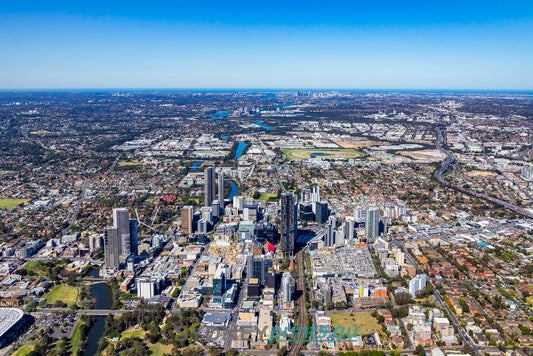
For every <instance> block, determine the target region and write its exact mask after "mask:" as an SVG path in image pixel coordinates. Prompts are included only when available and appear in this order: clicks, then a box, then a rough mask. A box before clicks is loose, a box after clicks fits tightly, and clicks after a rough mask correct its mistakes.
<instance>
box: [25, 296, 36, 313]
mask: <svg viewBox="0 0 533 356" xmlns="http://www.w3.org/2000/svg"><path fill="white" fill-rule="evenodd" d="M36 307H37V302H36V301H35V300H33V299H32V300H30V301H29V302H28V304H26V313H31V312H33V311H35V308H36Z"/></svg>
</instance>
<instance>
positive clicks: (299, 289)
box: [289, 250, 307, 356]
mask: <svg viewBox="0 0 533 356" xmlns="http://www.w3.org/2000/svg"><path fill="white" fill-rule="evenodd" d="M302 251H303V250H300V251H298V253H297V254H296V258H295V260H294V262H295V268H296V275H297V276H296V295H298V300H297V301H296V303H297V304H298V320H297V321H296V327H297V328H296V329H297V330H299V328H300V327H305V326H306V324H307V314H306V311H305V293H304V289H305V284H304V276H303V252H302ZM301 347H302V342H294V343H292V344H291V348H290V351H289V355H292V356H295V355H297V354H298V352H299V351H300V349H301Z"/></svg>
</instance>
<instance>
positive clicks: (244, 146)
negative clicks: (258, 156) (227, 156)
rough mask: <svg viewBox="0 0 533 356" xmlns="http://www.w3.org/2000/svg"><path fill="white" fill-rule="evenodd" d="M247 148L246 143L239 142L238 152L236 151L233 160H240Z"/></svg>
mask: <svg viewBox="0 0 533 356" xmlns="http://www.w3.org/2000/svg"><path fill="white" fill-rule="evenodd" d="M246 146H248V144H247V143H246V142H239V146H237V151H235V157H233V159H239V158H240V157H241V155H242V152H243V151H244V149H245V148H246Z"/></svg>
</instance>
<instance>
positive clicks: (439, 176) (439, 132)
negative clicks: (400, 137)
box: [434, 117, 533, 219]
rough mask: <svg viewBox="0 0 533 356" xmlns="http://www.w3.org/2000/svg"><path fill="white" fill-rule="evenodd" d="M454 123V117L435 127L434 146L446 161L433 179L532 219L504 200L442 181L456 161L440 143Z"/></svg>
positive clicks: (532, 217) (530, 214)
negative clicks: (435, 137) (446, 130)
mask: <svg viewBox="0 0 533 356" xmlns="http://www.w3.org/2000/svg"><path fill="white" fill-rule="evenodd" d="M454 122H455V117H454V118H453V120H452V121H450V122H449V123H447V124H444V125H441V126H439V127H437V129H436V130H435V131H436V133H437V139H436V141H435V145H436V146H437V148H438V149H439V151H441V152H442V153H444V154H445V155H446V159H445V160H444V161H443V162H442V164H441V166H440V167H439V168H437V170H435V172H434V176H435V179H437V180H438V181H439V182H441V183H442V184H444V185H447V186H449V187H450V188H453V189H455V190H458V191H461V192H463V193H466V194H469V195H473V196H476V197H478V198H481V199H484V200H487V201H490V202H492V203H495V204H498V205H502V206H503V207H505V208H506V209H509V210H511V211H513V212H515V213H518V214H521V215H523V216H526V217H528V218H531V219H533V213H532V212H530V211H528V210H526V209H523V208H521V207H519V206H517V205H514V204H511V203H509V202H507V201H505V200H501V199H498V198H494V197H491V196H490V195H486V194H483V193H479V192H475V191H472V190H468V189H464V188H461V187H459V186H456V185H454V184H451V183H449V182H448V181H446V179H444V174H445V173H446V171H448V169H449V168H450V166H451V165H452V164H453V163H455V162H456V161H457V160H456V158H455V155H454V154H453V153H452V152H450V151H448V150H446V149H444V147H442V142H443V138H444V130H445V129H446V127H447V126H449V125H451V124H453V123H454Z"/></svg>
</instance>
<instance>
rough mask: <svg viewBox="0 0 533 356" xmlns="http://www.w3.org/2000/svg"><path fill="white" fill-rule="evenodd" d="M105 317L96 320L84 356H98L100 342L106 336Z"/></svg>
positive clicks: (88, 337)
mask: <svg viewBox="0 0 533 356" xmlns="http://www.w3.org/2000/svg"><path fill="white" fill-rule="evenodd" d="M104 327H105V317H103V316H97V317H95V318H94V323H93V326H92V327H91V330H89V335H88V336H87V343H86V344H85V350H84V351H83V353H82V354H81V355H82V356H92V355H95V354H96V351H97V350H98V341H100V339H101V338H102V336H104Z"/></svg>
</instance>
